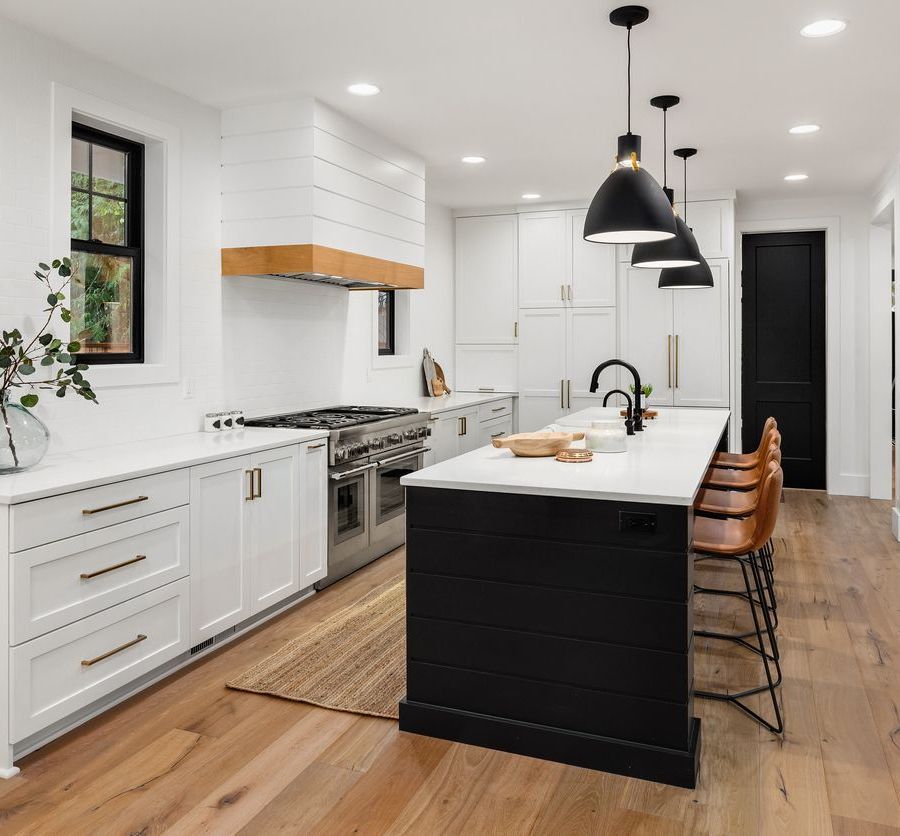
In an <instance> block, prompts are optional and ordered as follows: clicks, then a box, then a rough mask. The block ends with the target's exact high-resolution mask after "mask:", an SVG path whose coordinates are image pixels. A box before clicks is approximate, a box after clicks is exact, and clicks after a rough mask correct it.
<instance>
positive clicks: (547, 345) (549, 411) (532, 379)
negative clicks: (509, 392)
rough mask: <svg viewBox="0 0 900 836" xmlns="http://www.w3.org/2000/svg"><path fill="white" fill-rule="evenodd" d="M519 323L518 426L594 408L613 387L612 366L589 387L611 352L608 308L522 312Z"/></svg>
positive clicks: (530, 428) (527, 428) (528, 428)
mask: <svg viewBox="0 0 900 836" xmlns="http://www.w3.org/2000/svg"><path fill="white" fill-rule="evenodd" d="M519 315H520V317H521V320H520V323H519V328H520V331H519V334H520V337H519V429H520V430H521V431H522V432H534V431H536V430H539V429H540V428H541V427H544V426H546V425H547V424H549V423H552V422H553V421H555V420H556V419H557V418H559V417H560V416H561V415H566V414H568V413H569V412H574V411H576V410H578V409H584V408H585V407H586V406H592V405H593V406H596V405H598V403H597V402H598V401H600V400H602V398H603V396H604V395H605V394H606V392H607V391H609V390H610V389H614V388H616V381H617V380H618V374H617V371H616V369H615V368H612V369H608V370H606V371H605V372H604V373H603V374H602V375H601V378H600V387H599V389H598V391H597V392H596V394H591V393H590V391H589V388H590V382H591V374H592V373H593V371H594V369H595V368H596V367H597V366H598V365H600V363H602V362H603V361H604V360H611V359H613V358H614V357H615V356H616V317H615V309H614V308H580V309H578V308H575V309H560V308H544V309H537V308H535V309H531V310H522V311H520V312H519Z"/></svg>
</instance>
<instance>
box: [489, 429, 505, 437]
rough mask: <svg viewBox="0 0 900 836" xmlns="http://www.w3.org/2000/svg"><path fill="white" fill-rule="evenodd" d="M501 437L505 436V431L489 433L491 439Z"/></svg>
mask: <svg viewBox="0 0 900 836" xmlns="http://www.w3.org/2000/svg"><path fill="white" fill-rule="evenodd" d="M501 435H506V430H500V432H498V433H491V438H497V437H499V436H501Z"/></svg>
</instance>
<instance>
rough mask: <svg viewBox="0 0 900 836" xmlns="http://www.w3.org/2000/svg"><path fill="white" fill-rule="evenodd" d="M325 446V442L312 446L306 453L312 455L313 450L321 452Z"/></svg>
mask: <svg viewBox="0 0 900 836" xmlns="http://www.w3.org/2000/svg"><path fill="white" fill-rule="evenodd" d="M324 446H325V442H324V441H323V442H322V443H321V444H310V445H309V447H307V448H306V452H307V453H311V452H312V451H313V450H321V449H322V448H323V447H324Z"/></svg>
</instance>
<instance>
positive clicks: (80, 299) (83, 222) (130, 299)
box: [69, 122, 144, 364]
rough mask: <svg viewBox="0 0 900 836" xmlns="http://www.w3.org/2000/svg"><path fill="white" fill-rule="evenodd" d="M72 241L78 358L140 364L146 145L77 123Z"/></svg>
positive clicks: (73, 328) (74, 126) (73, 326)
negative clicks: (79, 344)
mask: <svg viewBox="0 0 900 836" xmlns="http://www.w3.org/2000/svg"><path fill="white" fill-rule="evenodd" d="M71 237H72V281H71V285H70V289H69V300H70V303H71V309H72V323H71V335H72V339H73V340H78V342H80V343H81V351H80V352H79V355H78V359H79V360H82V361H84V362H87V363H91V364H96V363H143V362H144V146H143V145H141V144H140V143H138V142H133V141H131V140H128V139H125V138H123V137H120V136H115V135H114V134H110V133H106V132H105V131H100V130H97V129H96V128H90V127H88V126H86V125H81V124H79V123H77V122H73V123H72V208H71Z"/></svg>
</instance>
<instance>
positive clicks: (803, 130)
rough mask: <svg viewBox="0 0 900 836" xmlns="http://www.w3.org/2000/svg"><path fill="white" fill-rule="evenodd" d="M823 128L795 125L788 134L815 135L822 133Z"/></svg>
mask: <svg viewBox="0 0 900 836" xmlns="http://www.w3.org/2000/svg"><path fill="white" fill-rule="evenodd" d="M820 130H821V127H820V126H819V125H794V127H793V128H791V129H790V131H788V133H792V134H814V133H816V131H820Z"/></svg>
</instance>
